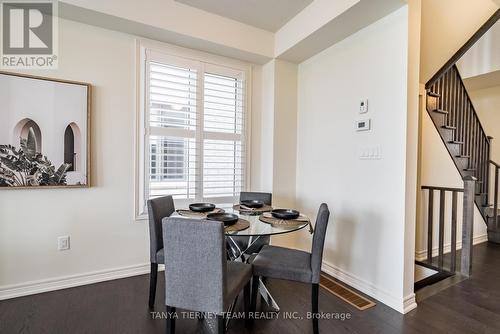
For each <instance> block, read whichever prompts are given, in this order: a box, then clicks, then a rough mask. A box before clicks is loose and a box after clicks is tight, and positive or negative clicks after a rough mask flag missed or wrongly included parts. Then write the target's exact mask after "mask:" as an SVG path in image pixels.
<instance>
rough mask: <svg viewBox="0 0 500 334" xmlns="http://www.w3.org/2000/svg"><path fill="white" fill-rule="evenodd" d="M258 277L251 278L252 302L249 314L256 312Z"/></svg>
mask: <svg viewBox="0 0 500 334" xmlns="http://www.w3.org/2000/svg"><path fill="white" fill-rule="evenodd" d="M259 280H260V277H259V276H253V277H252V300H251V302H250V310H251V312H255V311H256V310H257V295H258V293H259Z"/></svg>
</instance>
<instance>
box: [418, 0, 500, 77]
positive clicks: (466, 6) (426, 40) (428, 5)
mask: <svg viewBox="0 0 500 334" xmlns="http://www.w3.org/2000/svg"><path fill="white" fill-rule="evenodd" d="M497 9H498V5H496V4H495V3H493V2H492V1H491V0H474V1H470V0H439V1H436V0H422V46H421V53H420V56H421V66H420V82H422V83H425V82H427V81H428V80H429V79H430V78H431V77H432V76H433V75H434V74H435V73H436V72H437V71H438V70H439V68H440V67H441V66H443V65H444V64H445V63H446V62H447V61H448V59H450V58H451V56H453V54H454V53H455V52H456V51H458V49H460V47H462V45H464V44H465V42H466V41H467V40H468V39H469V38H470V37H471V36H472V35H473V34H474V33H475V32H476V31H477V30H478V29H479V28H480V27H481V26H482V25H483V24H484V23H485V22H486V20H488V19H489V18H490V16H491V15H493V14H494V13H495V11H496V10H497Z"/></svg>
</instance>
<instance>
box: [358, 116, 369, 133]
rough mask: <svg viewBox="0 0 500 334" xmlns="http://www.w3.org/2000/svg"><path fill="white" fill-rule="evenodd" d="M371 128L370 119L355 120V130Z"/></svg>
mask: <svg viewBox="0 0 500 334" xmlns="http://www.w3.org/2000/svg"><path fill="white" fill-rule="evenodd" d="M370 129H371V120H370V119H363V120H359V121H356V131H368V130H370Z"/></svg>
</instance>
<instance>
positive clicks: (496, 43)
mask: <svg viewBox="0 0 500 334" xmlns="http://www.w3.org/2000/svg"><path fill="white" fill-rule="evenodd" d="M457 67H458V69H459V70H460V75H461V76H462V79H466V78H470V77H475V76H478V75H482V74H487V73H491V72H495V71H500V22H497V23H496V24H495V25H493V27H491V28H490V29H489V30H488V31H487V32H486V33H485V34H484V35H483V37H481V39H480V40H479V41H477V42H476V44H474V46H473V47H472V48H471V49H470V50H469V51H467V53H466V54H465V55H463V57H462V58H461V59H460V60H459V61H458V62H457Z"/></svg>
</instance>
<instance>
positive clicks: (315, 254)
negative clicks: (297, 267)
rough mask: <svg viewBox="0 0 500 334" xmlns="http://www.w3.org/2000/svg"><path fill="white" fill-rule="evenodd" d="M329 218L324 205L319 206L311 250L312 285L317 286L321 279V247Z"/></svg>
mask: <svg viewBox="0 0 500 334" xmlns="http://www.w3.org/2000/svg"><path fill="white" fill-rule="evenodd" d="M329 218H330V210H328V205H326V204H325V203H323V204H321V206H320V207H319V210H318V216H317V217H316V225H315V226H314V235H313V242H312V250H311V269H312V283H315V284H318V283H319V280H320V277H321V263H322V261H323V247H324V245H325V237H326V228H327V227H328V220H329Z"/></svg>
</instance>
